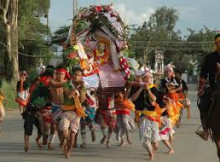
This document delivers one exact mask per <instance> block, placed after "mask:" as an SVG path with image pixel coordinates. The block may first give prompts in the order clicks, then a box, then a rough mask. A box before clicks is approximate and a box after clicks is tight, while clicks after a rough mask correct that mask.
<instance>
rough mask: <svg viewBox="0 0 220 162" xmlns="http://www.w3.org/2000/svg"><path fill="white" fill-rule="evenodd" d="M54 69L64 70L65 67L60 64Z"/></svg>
mask: <svg viewBox="0 0 220 162" xmlns="http://www.w3.org/2000/svg"><path fill="white" fill-rule="evenodd" d="M56 69H66V66H65V65H63V64H60V65H58V66H57V67H56Z"/></svg>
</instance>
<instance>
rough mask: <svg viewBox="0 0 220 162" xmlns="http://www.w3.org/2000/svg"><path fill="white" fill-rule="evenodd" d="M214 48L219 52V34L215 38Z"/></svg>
mask: <svg viewBox="0 0 220 162" xmlns="http://www.w3.org/2000/svg"><path fill="white" fill-rule="evenodd" d="M215 47H216V50H217V51H218V52H220V34H217V35H216V36H215Z"/></svg>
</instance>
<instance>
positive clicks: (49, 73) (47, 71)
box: [41, 65, 55, 77]
mask: <svg viewBox="0 0 220 162" xmlns="http://www.w3.org/2000/svg"><path fill="white" fill-rule="evenodd" d="M54 69H55V68H54V66H52V65H47V67H46V69H45V71H44V72H43V74H41V76H50V77H53V74H54Z"/></svg>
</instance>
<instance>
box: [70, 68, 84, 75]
mask: <svg viewBox="0 0 220 162" xmlns="http://www.w3.org/2000/svg"><path fill="white" fill-rule="evenodd" d="M77 71H80V72H81V73H83V71H82V69H81V68H78V67H76V68H73V69H72V74H75V72H77Z"/></svg>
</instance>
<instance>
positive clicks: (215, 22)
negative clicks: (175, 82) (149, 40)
mask: <svg viewBox="0 0 220 162" xmlns="http://www.w3.org/2000/svg"><path fill="white" fill-rule="evenodd" d="M110 3H113V5H114V8H115V9H116V10H117V11H118V12H119V13H120V14H121V17H122V19H123V20H124V21H125V22H126V23H127V24H128V25H129V24H130V25H131V24H132V25H134V24H135V25H136V26H139V25H141V24H142V23H143V22H144V21H147V20H148V19H149V17H150V15H151V14H152V13H154V11H155V10H156V9H157V8H158V7H161V6H167V7H173V8H174V9H176V10H177V12H178V16H179V20H178V22H177V25H176V28H175V29H176V30H180V31H181V32H182V35H187V34H188V32H187V28H191V29H194V30H196V31H198V30H200V29H201V28H203V27H204V26H206V27H208V28H210V29H212V30H220V8H219V6H220V0H78V5H79V7H85V6H90V5H100V4H110ZM72 15H73V0H51V8H50V11H49V26H50V27H51V30H52V31H55V30H56V29H58V28H59V27H60V26H63V25H68V24H71V19H72V17H73V16H72Z"/></svg>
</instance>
